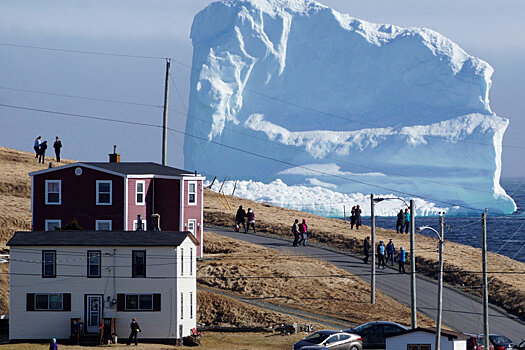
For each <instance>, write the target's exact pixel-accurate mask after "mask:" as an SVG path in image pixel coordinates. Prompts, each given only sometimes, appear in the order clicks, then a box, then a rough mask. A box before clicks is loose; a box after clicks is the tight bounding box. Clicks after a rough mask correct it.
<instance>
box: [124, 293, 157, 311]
mask: <svg viewBox="0 0 525 350" xmlns="http://www.w3.org/2000/svg"><path fill="white" fill-rule="evenodd" d="M128 295H129V296H132V295H133V296H134V295H136V296H137V308H136V309H128ZM145 295H147V296H151V308H150V309H142V308H141V307H140V297H141V296H145ZM153 299H154V298H153V294H150V293H127V294H124V310H126V311H153V309H154V307H153V303H154V301H153Z"/></svg>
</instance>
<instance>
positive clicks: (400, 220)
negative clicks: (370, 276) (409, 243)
mask: <svg viewBox="0 0 525 350" xmlns="http://www.w3.org/2000/svg"><path fill="white" fill-rule="evenodd" d="M404 228H405V213H403V209H401V210H400V211H399V213H398V214H397V221H396V232H397V233H403V229H404Z"/></svg>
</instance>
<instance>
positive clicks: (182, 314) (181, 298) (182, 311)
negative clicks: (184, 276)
mask: <svg viewBox="0 0 525 350" xmlns="http://www.w3.org/2000/svg"><path fill="white" fill-rule="evenodd" d="M180 319H181V320H182V319H184V293H180Z"/></svg>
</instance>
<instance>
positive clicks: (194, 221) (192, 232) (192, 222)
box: [188, 219, 197, 236]
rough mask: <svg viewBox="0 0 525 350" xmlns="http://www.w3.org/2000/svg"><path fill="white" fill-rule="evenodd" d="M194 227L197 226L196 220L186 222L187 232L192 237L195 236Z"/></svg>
mask: <svg viewBox="0 0 525 350" xmlns="http://www.w3.org/2000/svg"><path fill="white" fill-rule="evenodd" d="M195 226H197V220H196V219H189V220H188V231H190V232H191V234H192V235H194V236H195Z"/></svg>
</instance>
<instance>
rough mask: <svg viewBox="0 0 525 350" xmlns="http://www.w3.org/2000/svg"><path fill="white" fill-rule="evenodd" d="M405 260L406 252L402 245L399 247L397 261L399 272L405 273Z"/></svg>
mask: <svg viewBox="0 0 525 350" xmlns="http://www.w3.org/2000/svg"><path fill="white" fill-rule="evenodd" d="M406 260H407V252H406V251H405V249H403V247H401V248H399V256H398V257H397V262H398V263H399V273H405V261H406Z"/></svg>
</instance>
